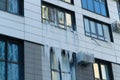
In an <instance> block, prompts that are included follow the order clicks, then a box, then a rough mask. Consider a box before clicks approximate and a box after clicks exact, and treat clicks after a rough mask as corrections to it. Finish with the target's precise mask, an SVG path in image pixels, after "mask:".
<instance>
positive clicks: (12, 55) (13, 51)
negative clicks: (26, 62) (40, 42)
mask: <svg viewBox="0 0 120 80" xmlns="http://www.w3.org/2000/svg"><path fill="white" fill-rule="evenodd" d="M18 52H19V51H18V45H16V44H12V43H9V44H8V60H9V61H15V62H18Z"/></svg>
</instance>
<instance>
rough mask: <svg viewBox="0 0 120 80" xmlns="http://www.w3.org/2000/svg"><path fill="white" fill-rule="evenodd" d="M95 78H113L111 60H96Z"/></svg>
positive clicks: (109, 79) (94, 67)
mask: <svg viewBox="0 0 120 80" xmlns="http://www.w3.org/2000/svg"><path fill="white" fill-rule="evenodd" d="M93 69H94V77H95V80H113V75H112V67H111V63H110V62H106V61H101V60H96V62H95V63H94V64H93Z"/></svg>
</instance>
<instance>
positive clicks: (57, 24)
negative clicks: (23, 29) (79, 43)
mask: <svg viewBox="0 0 120 80" xmlns="http://www.w3.org/2000/svg"><path fill="white" fill-rule="evenodd" d="M42 6H47V7H49V8H53V9H55V10H54V11H55V17H56V19H55V20H56V21H55V20H54V21H55V22H53V21H51V20H46V21H47V22H48V23H51V22H52V23H53V25H54V26H56V27H59V28H61V29H65V30H66V29H67V28H68V27H69V28H70V29H72V31H76V30H77V28H76V20H75V13H74V11H71V10H68V9H65V8H62V7H59V6H56V5H54V4H51V3H48V2H45V1H42V5H41V8H42ZM41 11H42V9H41ZM58 11H61V12H63V13H64V21H65V22H64V25H63V26H64V28H63V27H60V26H59V25H61V24H59V21H58ZM66 13H68V14H70V15H72V16H71V22H72V23H71V26H67V23H66V22H67V21H66V20H67V19H66ZM42 15H43V12H42V14H41V19H42V23H44V21H43V20H45V19H43V16H42Z"/></svg>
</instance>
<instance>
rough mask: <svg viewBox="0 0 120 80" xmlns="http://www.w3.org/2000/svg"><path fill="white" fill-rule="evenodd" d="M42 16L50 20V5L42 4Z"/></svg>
mask: <svg viewBox="0 0 120 80" xmlns="http://www.w3.org/2000/svg"><path fill="white" fill-rule="evenodd" d="M42 18H43V19H46V20H48V19H49V18H48V7H46V6H42Z"/></svg>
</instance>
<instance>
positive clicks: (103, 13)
mask: <svg viewBox="0 0 120 80" xmlns="http://www.w3.org/2000/svg"><path fill="white" fill-rule="evenodd" d="M100 7H101V14H102V15H104V16H107V11H106V7H105V4H100Z"/></svg>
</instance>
